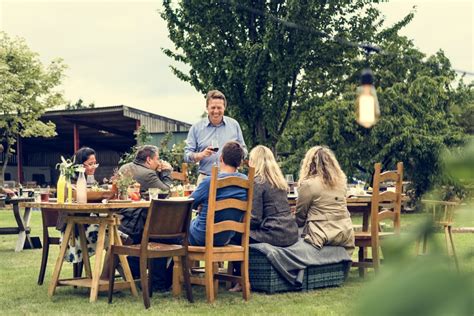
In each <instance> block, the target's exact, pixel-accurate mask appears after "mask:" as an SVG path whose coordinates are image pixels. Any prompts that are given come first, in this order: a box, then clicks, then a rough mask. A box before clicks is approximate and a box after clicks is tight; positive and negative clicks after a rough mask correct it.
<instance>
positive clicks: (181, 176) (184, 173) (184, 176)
mask: <svg viewBox="0 0 474 316" xmlns="http://www.w3.org/2000/svg"><path fill="white" fill-rule="evenodd" d="M171 179H173V180H178V181H183V184H188V183H189V178H188V164H187V163H185V162H183V163H182V164H181V172H179V171H172V172H171Z"/></svg>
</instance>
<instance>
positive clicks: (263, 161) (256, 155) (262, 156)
mask: <svg viewBox="0 0 474 316" xmlns="http://www.w3.org/2000/svg"><path fill="white" fill-rule="evenodd" d="M249 163H250V165H251V166H252V167H254V168H255V177H257V176H258V177H260V180H259V182H260V183H263V182H265V181H268V183H270V185H271V186H272V187H274V188H277V189H280V190H286V189H287V188H288V184H287V183H286V180H285V178H284V177H283V173H282V172H281V169H280V167H279V166H278V164H277V162H276V160H275V156H274V155H273V153H272V151H271V150H270V149H269V148H268V147H265V146H262V145H258V146H257V147H255V148H254V149H252V150H251V151H250V155H249Z"/></svg>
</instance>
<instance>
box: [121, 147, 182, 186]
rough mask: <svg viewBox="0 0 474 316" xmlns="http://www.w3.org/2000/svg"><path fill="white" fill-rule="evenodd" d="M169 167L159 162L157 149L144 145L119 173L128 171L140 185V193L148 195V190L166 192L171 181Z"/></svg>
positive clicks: (167, 164) (164, 162)
mask: <svg viewBox="0 0 474 316" xmlns="http://www.w3.org/2000/svg"><path fill="white" fill-rule="evenodd" d="M172 170H173V169H172V168H171V165H170V164H169V163H167V162H166V161H162V160H160V156H159V150H158V147H156V146H153V145H144V146H141V147H139V148H138V150H137V153H136V155H135V159H134V160H133V161H132V162H129V163H127V164H125V165H123V166H122V167H120V169H119V171H120V172H125V171H129V172H130V173H131V174H132V176H133V178H134V179H135V181H137V182H138V183H140V193H145V194H147V193H148V189H149V188H160V189H162V190H168V189H169V186H170V185H171V184H172V183H173V181H172V180H171V171H172Z"/></svg>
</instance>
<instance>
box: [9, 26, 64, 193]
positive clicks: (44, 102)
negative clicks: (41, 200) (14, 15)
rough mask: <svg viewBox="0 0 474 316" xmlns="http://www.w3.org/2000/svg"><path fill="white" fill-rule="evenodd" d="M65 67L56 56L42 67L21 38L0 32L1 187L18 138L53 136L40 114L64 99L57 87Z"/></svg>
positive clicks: (49, 124)
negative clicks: (13, 37) (3, 150)
mask: <svg viewBox="0 0 474 316" xmlns="http://www.w3.org/2000/svg"><path fill="white" fill-rule="evenodd" d="M64 69H65V66H64V64H63V63H62V61H61V60H59V59H58V60H54V61H52V62H51V63H50V64H49V65H48V66H47V67H44V66H43V64H42V63H41V61H40V59H39V57H38V54H36V53H34V52H32V51H31V50H30V49H29V48H28V46H27V45H26V43H25V42H24V41H23V40H21V39H18V38H15V39H11V38H10V37H9V36H8V35H7V34H6V33H4V32H0V142H2V143H3V144H6V146H5V154H6V157H5V161H4V162H3V165H2V166H1V167H0V168H1V169H0V185H1V186H3V179H4V174H5V168H6V165H7V162H8V158H9V157H10V156H11V155H12V154H13V153H14V152H15V150H14V144H15V143H16V141H17V139H18V137H33V136H42V137H52V136H55V135H56V132H55V125H54V124H53V123H52V122H46V123H45V122H42V121H41V120H40V117H41V115H42V114H43V113H44V112H45V111H46V109H48V108H52V107H55V106H57V105H60V104H61V103H62V102H63V99H62V95H61V93H59V92H58V91H56V87H57V86H58V85H59V84H60V83H61V79H62V77H63V71H64Z"/></svg>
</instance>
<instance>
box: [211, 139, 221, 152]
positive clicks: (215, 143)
mask: <svg viewBox="0 0 474 316" xmlns="http://www.w3.org/2000/svg"><path fill="white" fill-rule="evenodd" d="M211 147H212V151H214V152H218V151H219V142H218V141H217V139H215V138H213V139H212V140H211Z"/></svg>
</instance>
